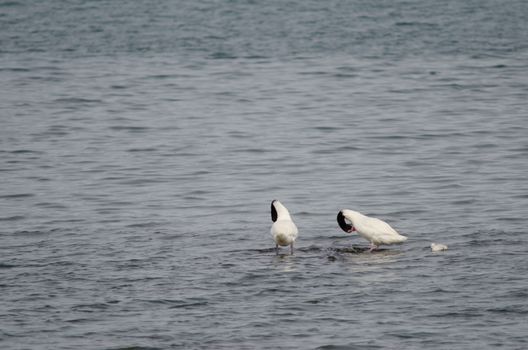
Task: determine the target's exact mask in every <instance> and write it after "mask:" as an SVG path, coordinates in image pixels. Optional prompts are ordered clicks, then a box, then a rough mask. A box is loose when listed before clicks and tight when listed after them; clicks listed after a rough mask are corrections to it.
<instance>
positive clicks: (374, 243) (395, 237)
mask: <svg viewBox="0 0 528 350" xmlns="http://www.w3.org/2000/svg"><path fill="white" fill-rule="evenodd" d="M345 219H346V220H348V221H349V222H350V224H348V223H347V222H346V221H345ZM337 222H338V224H339V227H341V229H342V230H343V231H345V232H348V233H351V232H353V231H357V233H358V234H359V235H360V236H361V237H363V238H365V239H366V240H367V241H369V242H370V245H371V249H370V250H371V251H372V250H374V249H376V248H377V247H378V246H379V245H381V244H395V243H401V242H404V241H406V240H407V237H405V236H402V235H400V234H399V233H398V232H396V230H395V229H393V228H392V227H391V226H390V225H389V224H387V223H386V222H385V221H382V220H380V219H377V218H371V217H368V216H366V215H363V214H361V213H359V212H357V211H353V210H348V209H343V210H341V211H340V212H339V213H338V214H337Z"/></svg>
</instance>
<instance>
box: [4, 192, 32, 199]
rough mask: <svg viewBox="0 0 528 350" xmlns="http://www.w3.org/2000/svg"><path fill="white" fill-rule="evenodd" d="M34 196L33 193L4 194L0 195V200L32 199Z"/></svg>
mask: <svg viewBox="0 0 528 350" xmlns="http://www.w3.org/2000/svg"><path fill="white" fill-rule="evenodd" d="M34 196H35V195H34V194H33V193H14V194H5V195H0V198H1V199H16V198H28V197H34Z"/></svg>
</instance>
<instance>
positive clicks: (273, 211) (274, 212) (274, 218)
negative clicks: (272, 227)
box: [271, 200, 277, 222]
mask: <svg viewBox="0 0 528 350" xmlns="http://www.w3.org/2000/svg"><path fill="white" fill-rule="evenodd" d="M274 204H275V200H273V201H272V202H271V221H273V222H275V221H277V209H275V205H274Z"/></svg>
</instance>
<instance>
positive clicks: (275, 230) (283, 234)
mask: <svg viewBox="0 0 528 350" xmlns="http://www.w3.org/2000/svg"><path fill="white" fill-rule="evenodd" d="M271 220H272V221H273V225H271V230H270V233H271V236H272V237H273V240H274V241H275V249H276V250H277V252H278V249H279V246H283V247H284V246H288V245H289V246H290V248H291V253H292V254H293V242H295V239H297V234H298V230H297V226H295V224H294V223H293V220H292V218H291V216H290V213H289V212H288V209H286V207H285V206H284V205H282V203H281V202H279V201H278V200H274V201H272V202H271Z"/></svg>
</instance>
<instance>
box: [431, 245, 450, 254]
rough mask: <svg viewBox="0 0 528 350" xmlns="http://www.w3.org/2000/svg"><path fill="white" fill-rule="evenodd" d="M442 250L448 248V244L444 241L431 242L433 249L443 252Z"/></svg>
mask: <svg viewBox="0 0 528 350" xmlns="http://www.w3.org/2000/svg"><path fill="white" fill-rule="evenodd" d="M442 250H447V246H446V245H445V244H442V243H431V251H433V252H441V251H442Z"/></svg>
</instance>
